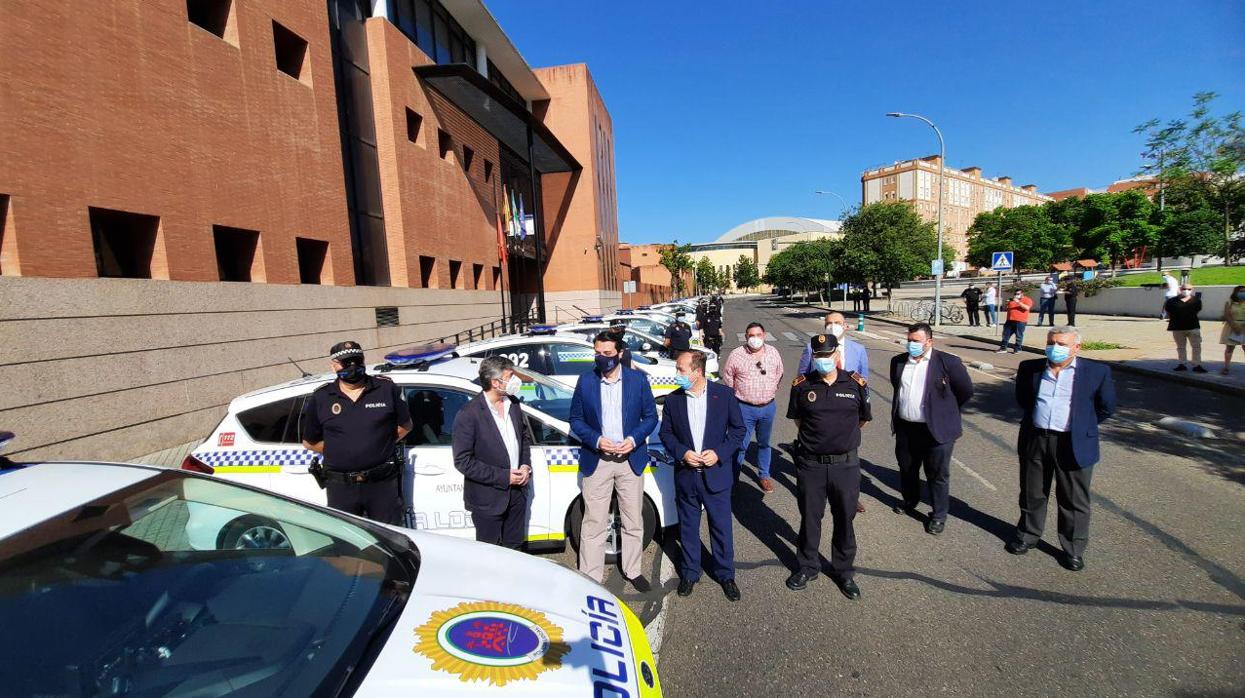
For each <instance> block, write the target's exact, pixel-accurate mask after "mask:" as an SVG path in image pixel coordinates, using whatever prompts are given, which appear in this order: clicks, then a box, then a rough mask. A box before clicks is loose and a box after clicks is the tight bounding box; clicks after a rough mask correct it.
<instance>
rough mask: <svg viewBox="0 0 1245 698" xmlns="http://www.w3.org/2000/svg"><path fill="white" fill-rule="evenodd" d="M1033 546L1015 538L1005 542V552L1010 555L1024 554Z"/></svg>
mask: <svg viewBox="0 0 1245 698" xmlns="http://www.w3.org/2000/svg"><path fill="white" fill-rule="evenodd" d="M1032 547H1033V546H1032V545H1030V544H1028V543H1026V542H1024V541H1022V540H1020V539H1019V538H1017V539H1016V540H1013V541H1011V542H1009V543H1008V544H1007V552H1009V553H1011V554H1012V555H1024V554H1025V553H1027V552H1029V549H1030V548H1032Z"/></svg>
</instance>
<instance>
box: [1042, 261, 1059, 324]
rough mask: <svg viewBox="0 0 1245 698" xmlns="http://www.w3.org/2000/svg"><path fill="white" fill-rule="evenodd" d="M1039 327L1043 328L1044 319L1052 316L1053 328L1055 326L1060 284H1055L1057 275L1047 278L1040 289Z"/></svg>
mask: <svg viewBox="0 0 1245 698" xmlns="http://www.w3.org/2000/svg"><path fill="white" fill-rule="evenodd" d="M1038 293H1039V294H1040V295H1039V298H1038V321H1037V324H1038V327H1041V326H1042V318H1044V317H1046V316H1048V315H1049V316H1050V324H1051V327H1054V326H1055V297H1056V296H1057V295H1058V293H1059V284H1056V283H1055V275H1054V274H1051V275H1050V276H1048V277H1046V280H1045V281H1043V282H1042V285H1041V286H1039V287H1038Z"/></svg>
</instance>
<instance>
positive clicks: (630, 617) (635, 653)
mask: <svg viewBox="0 0 1245 698" xmlns="http://www.w3.org/2000/svg"><path fill="white" fill-rule="evenodd" d="M618 605H619V606H620V607H622V612H623V618H624V619H625V620H626V623H627V635H628V636H629V637H630V639H631V656H632V657H635V671H636V682H637V683H638V684H639V685H640V698H661V679H660V678H658V676H657V660H656V659H654V658H653V648H652V647H649V644H648V634H647V633H645V632H644V624H643V623H641V622H640V619H639V618H636V615H635V614H634V613H632V612H631V609H630V608H628V606H627V604H625V603H623V601H622V599H618Z"/></svg>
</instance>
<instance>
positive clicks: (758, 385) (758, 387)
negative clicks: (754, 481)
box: [721, 322, 782, 492]
mask: <svg viewBox="0 0 1245 698" xmlns="http://www.w3.org/2000/svg"><path fill="white" fill-rule="evenodd" d="M744 334H745V335H746V336H745V338H744V339H745V340H746V341H745V342H744V345H743V346H741V347H737V348H735V350H734V351H732V352H731V355H730V356H729V357H728V358H727V359H726V365H725V366H724V367H723V368H722V370H721V375H722V382H723V383H725V384H726V387H728V388H730V389H732V390H734V391H735V397H736V398H738V400H739V409H740V410H741V411H742V412H743V417H744V429H745V430H746V431H745V433H744V441H743V445H742V446H740V448H739V451H738V452H736V454H735V477H736V478H738V477H739V473H740V472H741V471H742V470H743V467H744V456H745V454H747V452H748V442H749V441H752V435H753V433H755V434H756V440H757V459H756V466H757V477H758V480H759V481H760V484H761V491H763V492H773V491H774V483H773V481H772V480H770V476H769V475H770V473H769V463H770V445H769V437H770V432H771V431H772V430H773V428H774V412H775V407H774V396H775V395H776V394H777V392H778V383H779V382H780V381H782V357H781V356H779V354H778V350H777V349H775V348H774V347H772V346H770V345H768V344H766V343H765V328H764V327H762V326H761V323H759V322H753V323H751V324H749V325H748V329H747V330H746V331H745V332H744Z"/></svg>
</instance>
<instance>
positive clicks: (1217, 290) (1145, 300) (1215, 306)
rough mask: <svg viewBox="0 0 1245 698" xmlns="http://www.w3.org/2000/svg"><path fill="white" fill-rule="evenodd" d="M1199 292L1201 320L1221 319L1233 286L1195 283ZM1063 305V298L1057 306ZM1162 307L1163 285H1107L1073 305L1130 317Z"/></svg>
mask: <svg viewBox="0 0 1245 698" xmlns="http://www.w3.org/2000/svg"><path fill="white" fill-rule="evenodd" d="M1196 288H1197V290H1198V291H1200V292H1201V293H1202V312H1201V314H1200V315H1199V316H1198V317H1199V318H1200V319H1202V320H1222V319H1223V305H1224V303H1227V302H1228V296H1229V295H1230V294H1231V293H1232V289H1233V288H1235V287H1234V286H1198V287H1196ZM1056 307H1057V308H1058V309H1060V310H1062V309H1063V301H1062V300H1061V301H1059V303H1058V304H1057V306H1056ZM1162 307H1163V289H1161V288H1108V289H1103V290H1102V291H1100V292H1099V293H1098V295H1096V296H1092V297H1089V298H1085V297H1082V298H1080V299H1079V301H1078V303H1077V305H1076V312H1078V313H1088V314H1090V315H1129V316H1133V317H1155V318H1157V317H1158V315H1159V310H1160V309H1161V308H1162Z"/></svg>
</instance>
